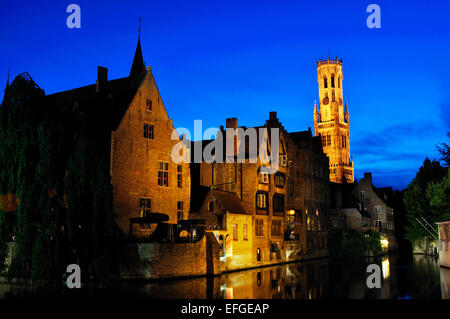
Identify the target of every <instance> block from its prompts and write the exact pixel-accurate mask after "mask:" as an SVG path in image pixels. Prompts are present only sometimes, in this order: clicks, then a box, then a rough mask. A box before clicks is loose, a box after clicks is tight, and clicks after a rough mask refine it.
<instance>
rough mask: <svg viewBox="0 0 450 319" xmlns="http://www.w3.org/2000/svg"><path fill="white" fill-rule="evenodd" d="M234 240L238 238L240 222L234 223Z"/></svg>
mask: <svg viewBox="0 0 450 319" xmlns="http://www.w3.org/2000/svg"><path fill="white" fill-rule="evenodd" d="M233 240H238V224H233Z"/></svg>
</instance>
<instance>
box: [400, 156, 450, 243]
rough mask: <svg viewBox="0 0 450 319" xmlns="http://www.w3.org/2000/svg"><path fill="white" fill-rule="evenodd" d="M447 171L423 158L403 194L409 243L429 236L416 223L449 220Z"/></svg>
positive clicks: (434, 162)
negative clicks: (420, 165)
mask: <svg viewBox="0 0 450 319" xmlns="http://www.w3.org/2000/svg"><path fill="white" fill-rule="evenodd" d="M447 170H448V169H447V168H445V167H442V166H441V164H440V163H439V161H437V160H433V161H431V160H429V159H428V158H426V159H425V161H424V162H423V165H422V167H420V169H419V171H418V172H417V174H416V177H415V178H414V179H413V180H412V182H411V183H410V184H409V185H408V188H407V189H406V190H405V191H404V192H403V203H404V205H405V209H406V216H407V221H408V224H407V226H406V227H405V238H407V239H408V240H410V241H411V242H413V241H415V240H417V239H419V238H422V237H424V236H425V237H428V236H430V234H429V233H428V232H427V231H426V230H425V229H424V228H423V227H422V226H421V225H420V223H419V222H417V219H419V220H420V221H421V222H422V223H424V222H423V220H422V218H424V219H425V220H426V221H427V222H428V223H430V224H433V223H434V222H436V221H439V220H441V219H444V218H446V216H447V217H448V191H449V188H448V176H447Z"/></svg>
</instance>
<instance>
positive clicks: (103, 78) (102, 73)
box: [96, 66, 108, 92]
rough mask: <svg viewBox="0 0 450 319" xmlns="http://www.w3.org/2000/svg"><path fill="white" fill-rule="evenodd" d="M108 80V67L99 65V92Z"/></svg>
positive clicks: (97, 87) (97, 83) (97, 89)
mask: <svg viewBox="0 0 450 319" xmlns="http://www.w3.org/2000/svg"><path fill="white" fill-rule="evenodd" d="M107 81H108V69H107V68H104V67H102V66H98V67H97V82H96V91H97V92H98V91H99V90H100V88H101V87H102V86H103V85H104V84H105V83H106V82H107Z"/></svg>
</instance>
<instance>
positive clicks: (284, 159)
mask: <svg viewBox="0 0 450 319" xmlns="http://www.w3.org/2000/svg"><path fill="white" fill-rule="evenodd" d="M280 164H281V166H283V167H286V166H287V155H280Z"/></svg>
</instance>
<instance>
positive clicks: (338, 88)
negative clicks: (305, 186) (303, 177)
mask: <svg viewBox="0 0 450 319" xmlns="http://www.w3.org/2000/svg"><path fill="white" fill-rule="evenodd" d="M342 80H343V73H342V59H341V60H338V59H337V58H336V60H330V59H329V58H327V60H324V61H321V60H320V59H319V61H318V62H317V82H318V84H319V109H317V102H316V103H315V105H314V134H315V136H320V137H321V140H322V145H323V149H324V151H325V153H326V154H327V156H328V157H329V159H330V181H331V182H335V183H342V182H343V181H344V180H345V181H346V182H347V183H353V181H354V173H353V162H352V160H351V159H350V123H349V120H350V117H349V113H348V107H347V102H345V109H343V101H344V100H343V88H342Z"/></svg>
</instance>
